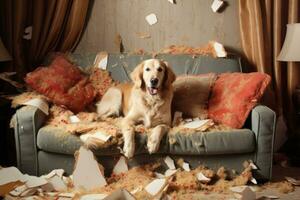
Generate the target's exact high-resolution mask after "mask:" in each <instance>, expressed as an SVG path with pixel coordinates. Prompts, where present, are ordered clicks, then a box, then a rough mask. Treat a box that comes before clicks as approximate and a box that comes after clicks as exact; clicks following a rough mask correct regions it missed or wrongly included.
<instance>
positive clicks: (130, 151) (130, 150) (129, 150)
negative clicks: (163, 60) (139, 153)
mask: <svg viewBox="0 0 300 200" xmlns="http://www.w3.org/2000/svg"><path fill="white" fill-rule="evenodd" d="M134 148H135V144H134V142H133V141H130V142H126V141H124V146H123V152H124V156H126V157H127V158H132V157H133V156H134V150H135V149H134Z"/></svg>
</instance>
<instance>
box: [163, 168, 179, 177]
mask: <svg viewBox="0 0 300 200" xmlns="http://www.w3.org/2000/svg"><path fill="white" fill-rule="evenodd" d="M176 172H177V170H176V169H167V170H166V172H165V176H166V177H169V176H172V175H174V174H175V173H176Z"/></svg>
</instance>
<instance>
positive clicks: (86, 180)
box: [73, 147, 107, 189]
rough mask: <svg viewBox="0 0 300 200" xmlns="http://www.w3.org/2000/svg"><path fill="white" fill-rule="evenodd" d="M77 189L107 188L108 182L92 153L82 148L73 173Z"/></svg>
mask: <svg viewBox="0 0 300 200" xmlns="http://www.w3.org/2000/svg"><path fill="white" fill-rule="evenodd" d="M73 182H74V186H75V188H81V187H83V188H85V189H93V188H96V187H102V186H105V185H106V184H107V183H106V180H105V178H104V176H103V175H102V173H101V170H100V168H99V166H98V162H97V161H96V160H95V158H94V154H93V152H92V151H90V150H88V149H86V148H85V147H80V149H79V153H78V157H77V159H76V164H75V169H74V172H73Z"/></svg>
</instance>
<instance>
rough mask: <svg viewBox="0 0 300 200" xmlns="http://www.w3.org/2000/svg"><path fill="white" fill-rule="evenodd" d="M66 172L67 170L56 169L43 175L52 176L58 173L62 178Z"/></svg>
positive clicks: (45, 176)
mask: <svg viewBox="0 0 300 200" xmlns="http://www.w3.org/2000/svg"><path fill="white" fill-rule="evenodd" d="M64 173H65V170H63V169H54V170H52V171H51V172H50V173H48V174H47V175H43V176H42V177H44V178H47V179H48V178H52V177H53V176H55V175H57V176H58V177H60V178H62V176H63V174H64Z"/></svg>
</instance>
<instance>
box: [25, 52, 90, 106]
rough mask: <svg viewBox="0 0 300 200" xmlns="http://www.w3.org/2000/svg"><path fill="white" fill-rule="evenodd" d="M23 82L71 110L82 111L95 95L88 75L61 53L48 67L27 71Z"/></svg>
mask: <svg viewBox="0 0 300 200" xmlns="http://www.w3.org/2000/svg"><path fill="white" fill-rule="evenodd" d="M25 82H26V83H27V84H28V85H29V86H30V87H31V88H32V89H34V90H36V91H37V92H39V93H41V94H43V95H45V96H46V97H48V98H49V99H50V101H52V102H53V103H55V104H58V105H62V106H65V107H67V108H69V109H70V110H71V111H73V112H80V111H82V110H83V109H84V108H85V106H86V105H88V104H89V103H91V102H92V101H93V100H94V97H95V95H96V92H95V89H94V87H93V86H92V85H91V83H90V82H89V79H88V77H86V76H84V75H83V74H82V73H81V71H80V70H79V69H78V68H77V67H76V66H74V65H73V64H71V63H70V62H69V61H68V60H67V59H66V58H65V57H64V56H62V55H58V56H56V57H55V58H54V60H53V61H52V63H51V64H50V65H49V66H48V67H38V68H37V69H36V70H34V71H33V72H30V73H28V74H27V75H26V77H25Z"/></svg>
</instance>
